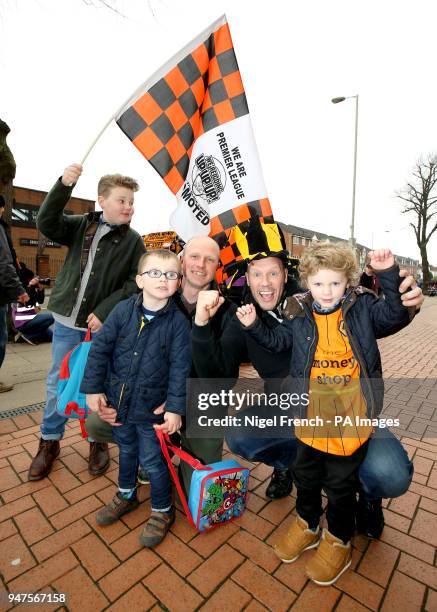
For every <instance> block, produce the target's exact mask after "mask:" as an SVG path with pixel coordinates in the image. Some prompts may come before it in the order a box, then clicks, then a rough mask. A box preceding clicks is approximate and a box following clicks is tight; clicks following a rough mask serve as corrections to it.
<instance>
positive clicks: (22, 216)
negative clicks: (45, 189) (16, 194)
mask: <svg viewBox="0 0 437 612" xmlns="http://www.w3.org/2000/svg"><path fill="white" fill-rule="evenodd" d="M38 210H39V207H38V206H31V205H28V204H17V203H15V202H14V204H13V206H12V223H13V224H14V225H27V226H31V227H35V225H36V218H37V216H38Z"/></svg>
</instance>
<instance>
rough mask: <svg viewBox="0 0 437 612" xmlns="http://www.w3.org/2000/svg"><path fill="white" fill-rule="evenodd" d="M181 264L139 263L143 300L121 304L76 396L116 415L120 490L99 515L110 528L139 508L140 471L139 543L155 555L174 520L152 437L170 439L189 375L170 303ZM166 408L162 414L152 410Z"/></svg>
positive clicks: (164, 259)
mask: <svg viewBox="0 0 437 612" xmlns="http://www.w3.org/2000/svg"><path fill="white" fill-rule="evenodd" d="M180 270H181V268H180V262H179V259H178V257H177V256H176V255H175V254H174V253H172V252H171V251H166V250H163V249H159V250H156V251H151V252H149V253H146V254H145V255H143V256H142V257H141V259H140V262H139V266H138V274H137V277H136V282H137V285H138V287H139V288H140V289H142V295H139V296H132V297H131V298H129V299H128V300H125V301H123V302H120V303H119V304H118V305H117V306H116V307H115V308H114V310H113V311H112V312H111V314H110V315H109V317H108V319H107V320H106V321H105V324H104V325H103V327H102V330H101V332H100V333H99V334H98V335H97V336H96V337H95V339H94V341H93V346H92V347H91V350H90V354H89V357H88V362H87V367H86V370H85V376H84V378H83V382H82V386H81V389H82V391H83V392H84V393H86V394H87V404H88V406H89V407H90V408H91V410H93V411H96V412H97V411H99V409H101V408H102V407H113V408H115V409H116V411H117V422H116V423H114V425H113V427H112V433H113V438H114V441H115V442H116V444H118V446H119V449H120V455H119V482H118V484H119V490H118V493H117V494H116V495H115V496H114V498H113V499H112V501H111V502H110V503H109V504H108V505H107V506H105V507H104V508H102V509H101V510H100V511H99V512H98V513H97V523H98V524H99V525H111V524H112V523H114V522H115V521H116V520H118V519H119V518H120V517H121V516H123V515H124V514H126V513H127V512H131V511H132V510H134V509H135V508H136V507H137V506H138V504H139V502H138V499H137V495H136V482H137V469H138V464H139V465H140V467H141V468H142V469H143V470H145V471H146V472H147V474H148V476H149V479H150V486H151V503H152V512H151V515H150V517H149V520H148V521H147V524H146V526H145V528H144V530H143V533H142V534H141V536H140V542H141V544H142V545H143V546H146V547H153V546H156V545H157V544H159V543H160V542H161V541H162V540H163V539H164V537H165V535H166V533H167V532H168V530H169V529H170V527H171V525H172V523H173V522H174V519H175V511H174V507H173V505H172V498H171V482H170V474H169V472H168V468H167V465H166V463H165V459H164V457H163V455H162V453H161V447H160V444H159V440H158V438H157V436H156V432H155V429H161V430H162V431H163V432H164V433H168V434H170V435H171V434H173V433H175V432H176V431H178V430H179V429H180V428H181V425H182V419H181V417H182V416H183V415H184V414H185V400H186V391H185V385H186V378H188V377H189V375H190V369H191V342H190V324H189V322H188V320H187V318H186V317H185V315H184V314H183V313H182V312H181V311H180V309H179V308H178V307H177V305H176V303H175V301H174V300H173V299H172V296H173V295H174V294H175V293H176V291H177V288H178V286H179V283H180V277H181V274H180ZM163 403H165V411H164V413H163V414H162V413H160V414H156V413H155V410H156V408H157V407H159V406H161V404H163Z"/></svg>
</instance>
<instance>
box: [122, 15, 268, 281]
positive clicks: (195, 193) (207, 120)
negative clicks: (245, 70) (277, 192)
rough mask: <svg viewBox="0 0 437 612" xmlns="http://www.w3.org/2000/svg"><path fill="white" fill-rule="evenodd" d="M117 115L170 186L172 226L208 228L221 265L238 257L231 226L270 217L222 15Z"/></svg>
mask: <svg viewBox="0 0 437 612" xmlns="http://www.w3.org/2000/svg"><path fill="white" fill-rule="evenodd" d="M116 121H117V124H118V125H119V127H120V128H121V129H122V130H123V132H124V133H125V134H126V135H127V136H128V138H129V139H130V140H131V141H132V142H133V144H134V145H135V146H136V147H137V149H138V150H139V151H140V152H141V153H142V155H144V157H145V158H146V159H147V160H148V161H149V162H150V163H151V164H152V166H153V167H154V168H155V170H156V171H157V172H158V173H159V174H160V176H161V177H162V178H163V180H164V181H165V182H166V184H167V186H168V187H169V189H171V191H172V192H173V193H174V194H175V196H176V198H177V207H176V209H175V211H174V212H173V213H172V214H171V216H170V224H171V227H172V228H173V229H174V230H175V231H176V232H177V233H178V235H179V236H181V237H182V239H183V240H185V241H187V240H189V239H190V238H192V237H193V236H197V235H201V234H209V235H210V236H212V237H213V238H214V239H215V240H216V241H217V242H218V243H219V245H220V247H221V263H222V267H223V266H225V265H227V264H229V263H231V262H233V261H235V260H238V259H241V255H240V253H239V250H238V247H237V245H236V242H235V240H233V238H232V236H233V233H232V232H231V230H232V228H234V227H235V226H237V225H238V226H240V227H241V228H242V230H243V231H244V226H245V224H246V223H247V222H248V221H249V220H250V218H252V217H259V218H260V220H261V221H263V222H265V223H271V222H273V216H272V210H271V207H270V203H269V200H268V198H267V192H266V188H265V185H264V180H263V176H262V171H261V165H260V161H259V156H258V151H257V147H256V144H255V139H254V135H253V131H252V126H251V121H250V115H249V108H248V105H247V100H246V94H245V92H244V87H243V83H242V80H241V76H240V71H239V69H238V63H237V59H236V56H235V52H234V47H233V43H232V38H231V34H230V31H229V26H228V24H227V21H226V17H225V16H223V17H221V18H220V19H218V20H217V21H216V22H214V23H213V24H212V25H211V26H210V27H209V28H207V29H206V30H205V31H204V32H202V33H201V34H200V35H199V36H198V37H196V39H195V40H193V41H191V42H190V43H189V44H188V45H187V46H186V47H185V48H184V49H182V50H181V51H180V52H179V53H178V54H177V55H175V56H174V57H173V58H171V60H169V61H168V62H167V63H166V64H165V66H163V67H162V68H161V69H160V70H158V71H157V72H156V73H155V74H154V75H153V76H152V77H150V79H148V81H147V82H146V83H144V84H143V85H142V86H141V87H140V88H138V90H137V91H136V92H135V93H134V95H133V96H132V97H131V99H130V100H129V101H128V102H127V103H126V104H125V105H124V107H123V108H122V109H121V110H120V111H119V112H118V114H117V117H116ZM219 280H223V273H222V272H221V278H219Z"/></svg>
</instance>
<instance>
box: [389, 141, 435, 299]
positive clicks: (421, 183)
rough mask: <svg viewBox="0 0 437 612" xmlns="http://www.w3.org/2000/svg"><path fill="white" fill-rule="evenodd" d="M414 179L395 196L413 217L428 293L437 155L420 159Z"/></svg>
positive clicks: (405, 210)
mask: <svg viewBox="0 0 437 612" xmlns="http://www.w3.org/2000/svg"><path fill="white" fill-rule="evenodd" d="M412 174H413V179H412V180H411V182H409V183H407V184H406V186H405V187H404V188H403V189H401V190H400V191H398V192H397V193H396V196H397V197H398V198H400V199H401V200H403V202H405V203H404V204H403V210H402V212H403V213H413V216H414V217H415V219H414V222H411V223H410V225H411V227H412V228H413V230H414V234H415V236H416V243H417V246H418V247H419V250H420V256H421V258H422V272H423V289H424V292H425V291H426V290H427V289H428V284H429V282H430V280H431V279H432V274H431V272H430V269H429V262H428V253H427V247H428V242H429V240H430V238H431V236H432V235H433V234H434V232H435V231H436V230H437V216H436V215H437V155H436V154H434V153H433V154H429V155H428V156H427V157H426V159H422V158H421V159H419V160H418V161H417V162H416V164H415V166H414V168H413V172H412Z"/></svg>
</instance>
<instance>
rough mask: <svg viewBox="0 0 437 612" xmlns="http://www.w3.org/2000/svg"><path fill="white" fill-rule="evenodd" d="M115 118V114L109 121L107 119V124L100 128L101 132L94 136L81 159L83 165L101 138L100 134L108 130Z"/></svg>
mask: <svg viewBox="0 0 437 612" xmlns="http://www.w3.org/2000/svg"><path fill="white" fill-rule="evenodd" d="M114 118H115V116H114V115H113V116H112V117H111V118H110V119H109V121H107V122H106V123H105V125H104V126H103V127H102V129H101V130H100V132H99V133H98V134H97V136H96V137H95V138H94V140H93V142H92V143H91V144H90V146H89V147H88V149H87V151H86V153H85V155H84V156H83V157H82V160H81V162H80V163H81V165H82V166H83V164H84V162H85V160H86V158H87V157H88V155H89V154H90V153H91V151H92V150H93V148H94V145H95V144H96V142H97V141H98V140H99V138H100V136H101V135H102V134H103V132H104V131H105V130H106V128H107V127H108V125H109V124H110V123H111V121H112V120H113V119H114Z"/></svg>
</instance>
